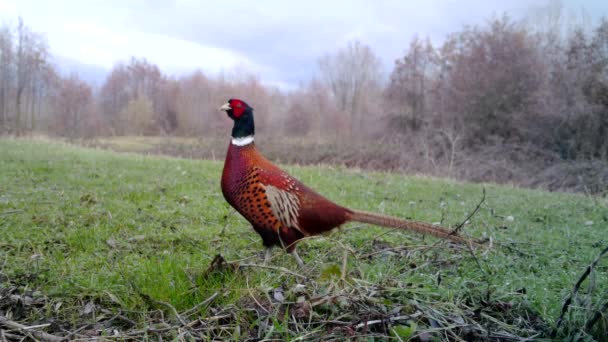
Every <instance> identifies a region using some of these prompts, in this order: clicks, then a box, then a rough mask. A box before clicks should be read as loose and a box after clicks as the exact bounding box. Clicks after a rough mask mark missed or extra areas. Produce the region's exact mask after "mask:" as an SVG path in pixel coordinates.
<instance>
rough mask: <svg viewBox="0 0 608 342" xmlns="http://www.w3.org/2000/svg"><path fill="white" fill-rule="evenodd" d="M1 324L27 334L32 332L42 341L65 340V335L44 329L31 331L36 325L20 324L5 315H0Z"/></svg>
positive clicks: (56, 341) (57, 341) (55, 341)
mask: <svg viewBox="0 0 608 342" xmlns="http://www.w3.org/2000/svg"><path fill="white" fill-rule="evenodd" d="M0 325H4V326H5V327H9V328H11V329H15V330H19V331H21V332H26V333H27V334H31V335H32V336H34V337H35V338H37V339H39V340H41V341H47V342H59V341H63V340H64V338H63V337H60V336H56V335H52V334H49V333H45V332H43V331H29V330H31V329H33V328H35V327H28V326H26V325H23V324H19V323H17V322H14V321H11V320H10V319H8V318H6V317H4V316H0Z"/></svg>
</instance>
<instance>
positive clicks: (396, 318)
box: [355, 311, 422, 329]
mask: <svg viewBox="0 0 608 342" xmlns="http://www.w3.org/2000/svg"><path fill="white" fill-rule="evenodd" d="M421 315H422V312H420V311H416V312H415V313H413V314H411V315H406V316H397V317H389V318H387V319H376V320H373V321H365V322H361V323H359V324H357V325H356V326H355V329H361V328H363V327H369V326H370V325H374V324H378V323H385V322H395V321H402V320H405V319H412V318H416V317H419V316H421Z"/></svg>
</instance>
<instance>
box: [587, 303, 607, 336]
mask: <svg viewBox="0 0 608 342" xmlns="http://www.w3.org/2000/svg"><path fill="white" fill-rule="evenodd" d="M606 313H608V302H606V303H604V305H602V307H601V308H600V309H599V310H597V311H596V312H595V314H594V315H593V317H591V318H590V319H589V320H588V321H587V323H586V324H585V331H587V332H588V331H589V330H591V328H593V326H594V325H595V323H597V321H599V320H600V317H602V316H603V315H605V314H606Z"/></svg>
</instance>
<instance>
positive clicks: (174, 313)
mask: <svg viewBox="0 0 608 342" xmlns="http://www.w3.org/2000/svg"><path fill="white" fill-rule="evenodd" d="M141 295H142V297H144V298H145V299H147V300H149V301H151V302H153V303H156V304H159V305H163V306H165V307H167V308H169V309H171V312H173V315H175V317H176V318H177V320H178V321H179V322H180V323H181V324H182V326H185V325H187V323H186V321H184V319H183V318H182V316H180V315H179V313H178V312H177V310H176V309H175V307H174V306H173V305H171V303H167V302H163V301H162V300H158V299H154V298H152V297H150V296H148V295H146V294H141Z"/></svg>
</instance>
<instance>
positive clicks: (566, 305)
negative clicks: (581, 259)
mask: <svg viewBox="0 0 608 342" xmlns="http://www.w3.org/2000/svg"><path fill="white" fill-rule="evenodd" d="M606 254H608V247H606V248H604V249H603V250H602V251H601V252H600V254H599V255H598V256H597V258H595V260H593V262H592V263H591V264H589V265H588V266H587V268H585V271H584V272H583V274H582V275H581V277H580V278H579V279H578V281H577V282H576V284H574V287H573V288H572V291H571V292H570V295H569V296H568V298H566V300H565V301H564V304H563V305H562V312H561V313H560V315H559V317H558V318H557V321H556V323H555V329H554V330H553V332H552V333H551V337H555V336H556V335H557V330H558V329H559V327H560V326H561V324H562V322H563V320H564V315H565V314H566V312H567V311H568V308H569V307H570V304H571V303H572V298H573V297H574V295H576V293H577V292H578V290H579V289H580V287H581V284H582V283H583V281H585V279H587V277H588V276H589V274H590V273H591V271H592V270H593V269H594V268H595V266H596V265H597V263H598V262H599V261H600V259H601V258H602V257H604V255H606ZM601 311H602V310H600V311H599V313H600V315H601ZM593 318H595V316H594V317H593ZM597 319H599V317H598V318H597ZM589 323H590V321H587V324H589ZM593 324H595V322H594V323H593ZM592 326H593V325H592Z"/></svg>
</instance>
